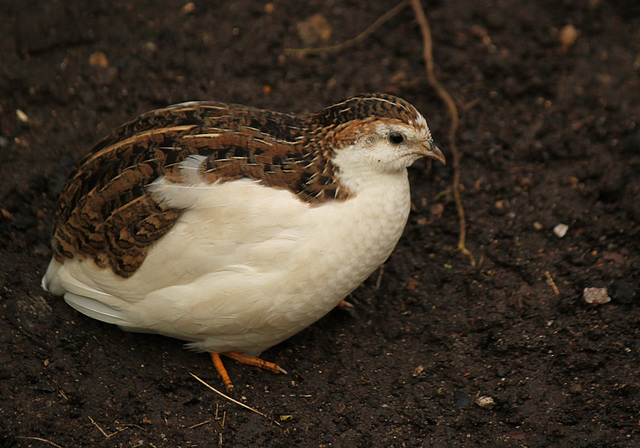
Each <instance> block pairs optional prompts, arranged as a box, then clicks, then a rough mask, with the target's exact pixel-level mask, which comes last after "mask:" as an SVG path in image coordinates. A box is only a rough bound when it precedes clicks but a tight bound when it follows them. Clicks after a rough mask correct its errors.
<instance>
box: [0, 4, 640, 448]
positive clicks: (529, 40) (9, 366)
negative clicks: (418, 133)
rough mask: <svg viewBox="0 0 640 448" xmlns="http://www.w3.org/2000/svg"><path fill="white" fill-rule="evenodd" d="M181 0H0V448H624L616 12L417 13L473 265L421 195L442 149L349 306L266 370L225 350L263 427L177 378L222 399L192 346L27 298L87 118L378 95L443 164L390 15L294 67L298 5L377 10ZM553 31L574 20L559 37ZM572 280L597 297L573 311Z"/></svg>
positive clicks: (447, 212)
mask: <svg viewBox="0 0 640 448" xmlns="http://www.w3.org/2000/svg"><path fill="white" fill-rule="evenodd" d="M185 4H186V3H185V2H184V1H182V2H180V1H164V2H155V1H142V0H130V1H115V2H114V1H106V0H97V1H92V2H65V1H61V0H47V1H45V0H9V1H3V2H2V3H0V30H1V31H0V209H1V210H0V211H1V212H2V214H1V215H0V254H1V255H0V310H1V311H0V313H1V317H2V320H1V322H2V328H1V330H0V335H1V338H0V446H2V447H14V446H33V447H47V446H61V447H65V448H69V447H80V446H83V447H116V446H118V447H194V446H200V447H215V446H218V445H222V446H225V447H257V446H273V447H297V446H317V447H320V446H342V447H372V446H373V447H387V446H394V447H395V446H408V447H413V446H425V447H459V446H465V447H538V448H542V447H637V446H640V426H639V420H638V419H639V418H640V325H639V324H640V225H639V223H640V127H639V126H638V123H639V122H640V8H639V7H638V4H637V2H634V1H631V0H630V1H622V0H618V1H613V0H612V1H598V0H593V1H590V2H586V1H576V0H565V1H561V2H559V1H556V0H554V1H551V0H541V1H535V2H520V1H516V0H501V1H499V2H493V1H488V0H484V1H472V0H463V1H457V2H453V1H449V2H445V1H436V2H425V4H427V6H428V10H427V15H428V18H429V20H430V23H431V26H432V32H433V39H434V44H435V60H436V64H437V67H438V76H439V78H440V80H441V81H442V83H443V84H444V85H445V87H446V88H447V89H448V90H449V92H451V94H452V95H453V97H454V98H455V100H456V102H457V105H458V107H459V109H460V111H461V115H462V121H461V127H460V130H459V132H458V144H459V147H460V149H461V151H462V153H463V160H462V166H461V169H462V174H461V176H462V177H461V179H462V184H463V186H464V190H463V191H462V197H463V200H464V204H465V207H466V213H467V223H468V226H469V234H468V239H467V245H468V247H469V249H470V250H471V251H472V252H473V254H474V256H475V258H476V260H477V261H478V266H477V267H475V268H474V267H472V266H471V265H470V263H469V259H468V258H467V257H465V256H464V255H462V254H461V253H460V252H459V251H458V250H457V241H458V216H457V212H456V208H455V205H454V203H453V202H452V199H451V195H448V194H446V193H445V194H440V193H442V192H446V190H448V189H449V187H450V184H451V180H452V167H451V164H449V165H448V166H445V167H442V166H436V164H433V166H430V165H429V164H428V163H426V162H424V161H422V162H419V163H417V164H416V166H414V167H413V168H412V169H411V173H410V175H411V181H412V190H413V203H414V205H415V207H414V210H413V213H412V215H411V217H410V219H409V224H408V225H407V228H406V232H405V235H404V237H403V238H402V240H401V241H400V244H399V245H398V247H397V249H396V251H395V252H394V253H393V255H392V256H391V257H390V259H389V260H388V262H387V263H386V264H385V265H384V269H383V270H380V271H379V272H376V273H375V274H374V275H373V276H372V277H371V278H370V279H369V280H368V281H367V282H365V284H364V285H363V286H362V287H360V288H359V289H357V290H356V291H355V292H354V293H353V295H352V296H351V297H350V298H349V300H350V301H351V302H352V303H353V304H354V305H355V310H354V311H353V312H348V311H345V310H340V309H339V310H335V311H333V312H331V313H330V314H329V315H328V316H326V317H325V318H324V319H322V320H321V321H320V322H318V323H317V324H315V325H313V326H312V327H310V328H308V329H307V330H305V331H303V332H302V333H300V334H298V335H297V336H295V337H293V338H291V339H290V340H288V341H286V342H284V343H282V344H280V345H278V346H276V347H274V348H272V349H270V350H269V351H267V352H266V353H264V358H266V359H268V360H271V361H275V362H277V363H278V364H280V365H281V366H283V367H284V368H286V369H287V370H288V371H289V374H288V375H286V376H285V375H275V374H272V373H265V372H262V371H258V370H256V369H252V368H249V367H246V366H240V365H237V364H235V363H234V362H231V361H227V366H228V368H229V371H230V374H231V375H232V378H234V379H235V383H236V391H235V392H234V393H233V396H234V397H235V398H236V399H238V400H240V401H242V402H244V403H246V404H248V405H250V406H252V407H254V408H256V409H258V410H260V411H261V412H264V413H265V414H267V415H268V416H269V417H270V418H265V417H262V416H260V415H258V414H255V413H252V412H250V411H248V410H246V409H243V408H241V407H239V406H237V405H235V404H233V403H231V402H229V401H227V400H225V399H223V398H222V397H220V396H218V395H216V394H215V393H214V392H213V391H211V390H209V389H207V388H206V387H204V386H203V385H202V384H200V383H198V382H197V381H196V380H195V379H194V378H193V377H192V376H191V373H193V374H195V375H198V376H199V377H200V378H202V379H204V380H205V381H207V382H208V383H209V384H211V385H212V386H214V387H216V388H218V389H220V390H222V384H221V382H220V379H219V377H218V375H217V373H216V372H215V370H214V368H213V366H212V364H211V362H210V358H209V357H208V356H207V355H206V354H195V353H191V352H188V351H186V350H183V348H182V343H181V342H180V341H177V340H173V339H169V338H163V337H160V336H150V335H144V334H128V333H124V332H122V331H120V330H118V329H117V328H115V327H113V326H110V325H107V324H102V323H99V322H96V321H93V320H91V319H89V318H86V317H84V316H82V315H79V314H78V313H76V312H74V311H73V310H72V309H71V308H70V307H68V306H67V305H66V304H65V303H64V302H63V301H62V300H61V299H60V298H57V297H54V296H52V295H50V294H48V293H45V292H44V291H42V289H41V288H40V278H41V277H42V275H43V273H44V269H45V267H46V265H47V263H48V261H49V258H50V256H51V251H50V248H49V235H50V231H51V226H52V218H53V213H54V210H55V201H56V198H57V195H58V193H59V192H60V189H61V187H62V183H63V182H64V179H65V178H66V176H67V175H68V174H69V172H70V170H71V169H72V166H73V163H74V162H75V161H77V160H78V159H79V158H80V157H81V156H82V155H83V154H84V153H85V152H87V151H88V150H89V148H90V147H91V145H92V144H93V143H94V142H95V141H97V140H98V139H99V138H100V137H102V136H103V135H104V134H106V133H107V132H108V131H109V130H110V129H111V128H113V127H115V126H117V125H119V124H121V123H123V122H125V121H126V120H128V119H130V118H132V117H133V116H135V115H137V114H139V113H142V112H144V111H147V110H149V109H154V108H157V107H162V106H166V105H169V104H172V103H177V102H182V101H186V100H195V99H203V100H204V99H215V100H221V101H228V102H237V103H242V104H248V105H253V106H259V107H264V108H269V109H275V110H282V111H293V112H300V113H305V112H309V111H315V110H318V109H319V108H321V107H323V106H326V105H328V104H330V103H332V102H335V101H337V100H340V99H342V98H344V97H346V96H349V95H351V94H355V93H360V92H370V91H374V92H375V91H384V92H389V93H394V94H397V95H400V96H402V97H404V98H405V99H407V100H409V101H410V102H412V103H413V104H414V105H416V107H417V108H418V109H419V110H421V111H422V112H423V113H424V115H425V116H426V117H427V119H428V121H429V123H430V125H431V128H432V131H433V133H434V137H435V139H436V141H437V143H438V144H439V146H440V147H441V148H443V149H444V150H445V153H446V154H447V156H448V157H449V160H451V153H450V152H449V151H448V150H447V148H448V147H449V142H448V141H447V130H448V126H449V118H448V116H447V113H446V109H445V107H444V106H443V104H442V103H441V102H440V101H439V99H438V97H437V95H436V94H435V93H434V91H433V90H432V89H430V88H429V86H428V85H427V82H426V79H425V75H424V73H425V72H424V63H423V59H422V41H421V37H420V32H419V29H418V26H417V23H416V21H415V20H414V17H413V14H412V11H411V9H410V8H406V9H404V10H403V11H402V12H401V13H400V14H399V15H397V16H396V17H395V18H393V19H392V20H391V21H389V22H388V23H386V24H385V25H383V26H382V27H381V28H380V29H379V30H378V31H377V32H375V33H374V34H373V35H372V36H370V37H369V38H367V39H366V40H365V41H363V42H362V43H360V44H358V45H356V46H354V47H351V48H347V49H344V50H343V51H342V52H339V53H337V54H330V55H320V56H307V57H304V58H298V57H294V56H285V55H284V49H285V48H288V47H300V46H303V45H304V43H303V41H302V40H301V38H300V35H299V33H298V31H297V27H296V25H297V24H298V23H299V22H301V21H303V20H305V19H307V18H309V17H310V16H312V15H313V14H316V13H321V14H322V15H323V16H324V18H325V19H326V21H327V22H328V23H329V25H330V26H331V28H332V31H333V33H332V35H331V37H330V39H329V41H328V43H338V42H342V41H344V40H347V39H349V38H351V37H353V36H355V35H357V34H358V33H359V32H361V31H363V30H364V29H365V28H366V27H367V26H368V25H369V24H371V23H373V22H374V21H375V20H376V19H377V18H378V17H379V16H381V15H382V14H383V13H384V12H385V11H387V10H389V9H390V8H391V7H392V6H393V5H394V3H393V2H382V1H378V2H361V1H355V0H330V1H312V2H279V1H276V2H274V3H273V4H272V8H271V7H265V5H264V3H262V2H255V1H254V2H251V1H247V0H242V1H233V2H209V1H196V2H195V3H194V4H193V5H191V6H187V7H185ZM271 9H272V10H271ZM569 24H570V25H573V26H574V27H575V28H576V29H577V30H578V32H579V34H578V36H577V39H576V40H575V44H574V45H572V46H567V45H565V47H564V48H563V45H562V44H561V38H560V35H561V32H560V30H562V29H563V27H565V26H566V25H569ZM100 52H102V53H104V56H106V59H105V58H102V56H101V55H100ZM92 55H93V56H92ZM18 111H20V112H18ZM559 223H564V224H566V225H568V226H569V230H568V232H567V234H566V236H564V238H559V237H557V236H556V235H554V233H553V228H554V227H555V226H556V225H557V224H559ZM550 279H553V280H550ZM554 285H555V286H556V287H557V291H556V290H554ZM586 287H601V288H607V290H608V293H609V295H610V296H611V298H612V301H611V302H610V303H606V304H602V305H594V304H588V303H586V302H585V301H584V299H583V290H584V288H586ZM481 396H489V397H491V398H492V399H493V400H494V402H495V405H494V406H493V407H492V408H483V407H480V406H479V405H478V404H476V399H477V398H478V397H481ZM271 419H273V420H271ZM275 422H277V423H278V424H276V423H275ZM103 431H104V432H103Z"/></svg>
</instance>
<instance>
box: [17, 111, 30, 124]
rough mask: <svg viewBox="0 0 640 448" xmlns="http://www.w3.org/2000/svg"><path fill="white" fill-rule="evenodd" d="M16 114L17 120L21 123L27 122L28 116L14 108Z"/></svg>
mask: <svg viewBox="0 0 640 448" xmlns="http://www.w3.org/2000/svg"><path fill="white" fill-rule="evenodd" d="M16 116H17V117H18V120H20V121H21V122H23V123H28V122H29V116H28V115H27V114H25V113H24V112H22V111H21V110H20V109H16Z"/></svg>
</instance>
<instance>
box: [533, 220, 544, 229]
mask: <svg viewBox="0 0 640 448" xmlns="http://www.w3.org/2000/svg"><path fill="white" fill-rule="evenodd" d="M533 228H534V229H536V230H542V228H543V225H542V223H540V222H539V221H536V222H534V223H533Z"/></svg>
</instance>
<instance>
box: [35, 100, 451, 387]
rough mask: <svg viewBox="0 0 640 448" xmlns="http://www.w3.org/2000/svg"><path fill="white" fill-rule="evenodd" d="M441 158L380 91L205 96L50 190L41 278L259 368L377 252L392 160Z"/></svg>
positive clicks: (389, 197) (387, 221) (105, 311)
mask: <svg viewBox="0 0 640 448" xmlns="http://www.w3.org/2000/svg"><path fill="white" fill-rule="evenodd" d="M422 157H428V158H432V159H435V160H438V161H440V162H442V163H446V161H445V156H444V155H443V153H442V152H441V151H440V149H439V148H438V147H437V146H436V145H435V144H434V142H433V139H432V136H431V132H430V130H429V127H428V125H427V122H426V120H425V118H424V117H423V116H422V115H421V114H420V113H419V112H418V110H417V109H416V108H415V107H414V106H412V105H411V104H410V103H409V102H407V101H405V100H403V99H401V98H399V97H396V96H393V95H389V94H384V93H369V94H361V95H356V96H352V97H349V98H347V99H345V100H342V101H339V102H337V103H335V104H332V105H330V106H328V107H325V108H323V109H321V110H320V111H319V112H315V113H310V114H307V115H301V114H291V113H282V112H274V111H269V110H263V109H259V108H254V107H250V106H244V105H238V104H228V103H223V102H215V101H194V102H186V103H181V104H177V105H173V106H169V107H165V108H162V109H157V110H152V111H150V112H147V113H144V114H142V115H140V116H139V117H137V118H135V119H133V120H132V121H129V122H128V123H126V124H124V125H122V126H120V127H119V128H117V129H115V130H114V131H113V132H111V133H110V134H109V135H107V136H106V137H104V138H103V139H102V140H100V141H99V142H98V143H97V144H96V145H95V146H94V147H93V148H92V149H91V150H90V151H89V153H88V154H87V155H86V156H85V157H84V158H83V159H82V160H81V161H80V162H79V164H78V165H77V167H76V168H75V170H74V171H73V172H72V173H71V175H70V177H69V178H68V180H67V182H66V184H65V185H64V187H63V189H62V192H61V194H60V197H59V200H58V203H57V207H56V213H55V218H54V226H53V233H52V239H51V241H52V242H51V245H52V253H53V255H52V258H51V261H50V262H49V265H48V267H47V270H46V273H45V275H44V277H43V279H42V286H43V288H44V289H45V290H47V291H49V292H51V293H52V294H54V295H57V296H63V297H64V300H65V301H66V303H67V304H69V305H70V306H71V307H73V308H74V309H75V310H77V311H79V312H80V313H82V314H84V315H86V316H88V317H90V318H93V319H97V320H99V321H102V322H106V323H109V324H115V325H117V326H119V327H120V328H122V329H124V330H129V331H134V332H145V333H158V334H162V335H165V336H170V337H173V338H177V339H181V340H184V341H187V348H189V349H193V350H196V351H201V352H208V353H210V354H211V358H212V360H213V363H214V365H215V368H216V369H217V371H218V373H219V374H220V376H221V378H222V382H223V383H224V385H225V386H226V387H227V389H229V390H231V389H232V388H233V383H232V381H231V379H230V377H229V375H228V373H227V371H226V368H225V367H224V364H223V363H222V360H221V358H220V355H224V356H226V357H229V358H232V359H235V360H237V361H239V362H241V363H245V364H250V365H254V366H258V367H261V368H263V369H266V370H270V371H273V372H276V373H278V372H284V373H286V371H285V370H284V369H282V368H281V367H280V366H278V365H277V364H275V363H271V362H268V361H265V360H263V359H261V358H259V357H258V356H259V355H260V353H262V352H263V351H265V350H266V349H268V348H270V347H272V346H274V345H276V344H278V343H280V342H282V341H284V340H286V339H288V338H290V337H291V336H293V335H294V334H296V333H298V332H300V331H301V330H303V329H304V328H306V327H308V326H309V325H311V324H313V323H314V322H316V321H317V320H319V319H320V318H321V317H323V316H324V315H326V314H327V313H328V312H329V311H331V310H332V309H333V308H335V307H336V306H337V305H339V304H340V303H343V299H345V298H346V297H347V296H348V295H349V294H350V293H351V292H352V291H353V290H354V289H355V288H357V287H358V286H359V285H360V284H361V283H362V282H364V280H366V279H367V277H369V275H371V274H372V273H373V272H374V271H375V270H376V269H377V268H378V267H380V266H381V265H382V264H383V263H384V262H385V261H386V260H387V258H388V257H389V256H390V254H391V252H392V251H393V249H394V247H395V246H396V244H397V242H398V240H399V239H400V236H401V234H402V233H403V230H404V227H405V225H406V223H407V219H408V216H409V211H410V208H411V199H410V186H409V180H408V172H407V168H408V167H409V166H410V165H412V164H413V163H414V162H415V161H416V160H418V159H420V158H422Z"/></svg>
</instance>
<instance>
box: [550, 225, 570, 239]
mask: <svg viewBox="0 0 640 448" xmlns="http://www.w3.org/2000/svg"><path fill="white" fill-rule="evenodd" d="M567 230H569V226H568V225H566V224H558V225H557V226H555V227H554V228H553V233H554V234H555V235H556V236H557V237H558V238H562V237H564V236H565V235H566V234H567Z"/></svg>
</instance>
